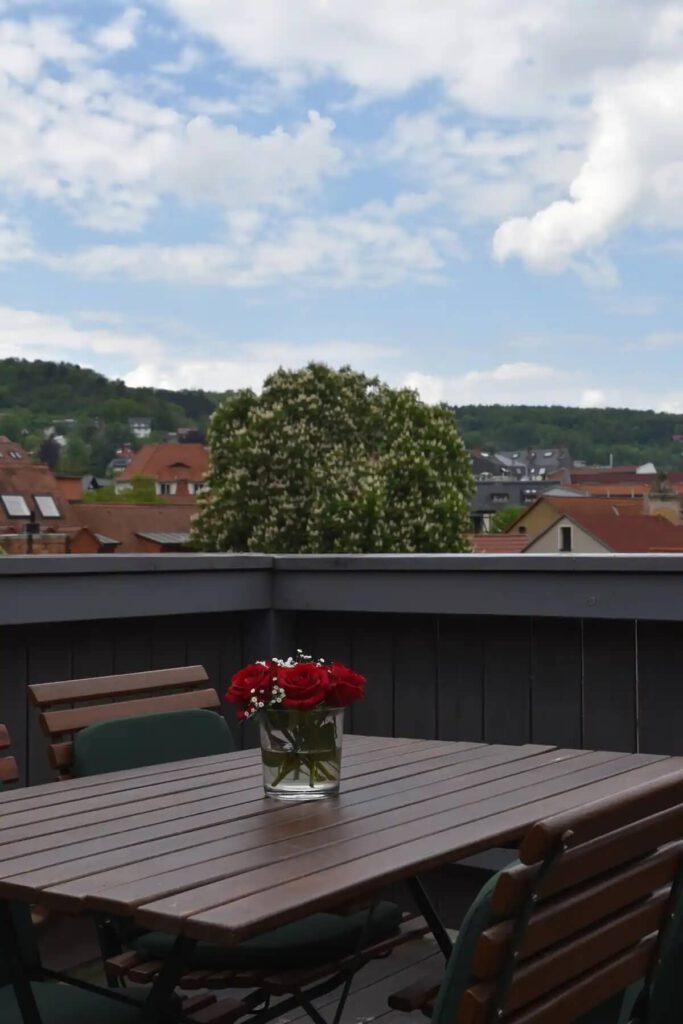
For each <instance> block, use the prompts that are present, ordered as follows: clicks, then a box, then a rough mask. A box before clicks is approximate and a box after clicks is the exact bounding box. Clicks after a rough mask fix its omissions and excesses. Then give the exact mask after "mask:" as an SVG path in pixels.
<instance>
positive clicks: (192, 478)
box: [115, 443, 209, 501]
mask: <svg viewBox="0 0 683 1024" xmlns="http://www.w3.org/2000/svg"><path fill="white" fill-rule="evenodd" d="M208 468H209V453H208V450H207V449H206V448H205V447H204V445H202V444H179V443H178V444H148V445H145V446H144V448H141V449H140V451H139V452H137V453H136V454H135V456H134V457H133V459H132V460H131V461H130V462H129V464H128V465H127V466H126V467H125V469H123V470H122V471H121V473H119V474H118V475H117V478H116V484H115V486H116V490H117V492H121V493H123V492H125V490H126V489H128V488H130V486H131V482H132V480H133V479H134V477H136V476H144V477H148V478H151V479H152V480H154V481H155V484H156V493H157V494H158V495H160V496H163V497H165V498H170V499H177V500H179V501H186V500H187V499H188V498H190V499H194V498H195V496H196V495H197V494H198V493H199V492H200V491H201V490H202V489H203V488H204V486H205V483H204V477H205V475H206V472H207V470H208Z"/></svg>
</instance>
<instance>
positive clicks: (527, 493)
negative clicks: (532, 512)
mask: <svg viewBox="0 0 683 1024" xmlns="http://www.w3.org/2000/svg"><path fill="white" fill-rule="evenodd" d="M522 494H523V498H524V501H525V502H527V503H530V502H532V501H536V498H537V497H538V491H537V490H536V488H535V487H526V488H525V489H524V491H523V492H522Z"/></svg>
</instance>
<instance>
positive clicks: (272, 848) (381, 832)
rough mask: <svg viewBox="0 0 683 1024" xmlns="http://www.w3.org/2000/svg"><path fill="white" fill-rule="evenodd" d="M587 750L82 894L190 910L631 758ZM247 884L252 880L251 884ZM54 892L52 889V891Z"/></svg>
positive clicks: (96, 900)
mask: <svg viewBox="0 0 683 1024" xmlns="http://www.w3.org/2000/svg"><path fill="white" fill-rule="evenodd" d="M588 756H589V757H591V756H592V757H593V758H595V759H596V761H597V762H598V763H597V764H595V765H593V766H591V767H588V768H583V769H578V770H576V771H569V772H564V773H563V769H564V768H565V767H566V766H565V765H564V764H560V765H558V766H557V768H556V771H557V773H558V774H557V777H555V778H552V777H550V776H551V775H552V769H551V768H548V767H545V768H544V769H543V770H542V773H541V775H542V776H545V781H540V780H539V781H536V782H533V783H531V782H527V784H526V785H525V786H521V787H518V786H515V784H514V783H512V784H511V785H507V786H506V780H505V779H502V780H500V779H499V780H497V781H495V782H491V783H486V784H484V785H482V786H475V787H471V788H468V789H467V790H466V792H465V798H464V800H458V801H457V803H456V802H455V800H454V798H453V795H452V794H448V795H447V796H446V797H440V798H436V799H434V800H427V801H424V802H422V803H420V804H417V805H410V806H409V807H406V808H402V809H395V808H392V809H391V810H389V811H387V812H385V813H384V815H380V814H374V815H373V816H372V818H371V819H370V821H368V822H365V823H363V821H361V822H360V823H359V822H357V821H352V822H349V823H347V824H346V825H344V826H343V827H341V828H339V829H338V831H337V832H336V833H335V836H336V837H337V838H336V841H335V839H334V838H333V837H332V836H329V835H327V836H323V837H322V838H321V837H320V836H319V834H316V833H313V834H310V835H309V836H308V837H307V838H306V840H305V841H303V840H302V841H299V842H298V843H297V841H296V840H292V841H289V842H288V841H285V843H287V845H286V846H285V847H284V849H283V848H282V846H276V844H271V845H269V846H268V845H264V846H263V847H261V848H260V849H258V850H256V851H254V850H249V851H247V852H245V853H241V854H240V853H236V854H235V855H234V856H233V857H232V858H228V857H227V856H223V857H220V858H219V859H218V860H217V861H216V862H214V863H210V862H203V863H202V864H199V865H197V866H196V867H193V866H189V867H182V868H179V869H177V870H176V871H170V872H166V873H157V874H154V875H151V876H148V877H146V878H144V879H142V880H140V881H138V882H131V883H128V884H123V885H120V886H118V887H114V888H111V889H106V890H105V889H97V890H92V891H91V892H87V893H86V892H84V893H82V898H85V899H86V901H87V902H88V904H89V905H90V906H91V907H93V908H95V906H97V907H99V908H102V909H105V910H107V911H113V910H114V908H116V913H126V912H128V913H130V911H131V909H132V908H133V907H138V906H141V905H142V904H144V903H150V902H154V901H157V900H159V899H160V898H164V897H167V896H172V895H173V896H174V894H175V893H182V892H183V891H185V890H188V892H189V897H188V906H187V908H186V909H187V914H188V916H189V915H191V914H192V913H193V912H194V910H195V908H196V909H203V908H204V907H208V906H211V905H213V906H217V905H218V904H219V903H221V902H227V901H229V900H232V899H234V898H235V890H236V889H237V888H240V887H241V886H242V885H245V886H246V887H247V890H246V891H253V892H256V890H257V889H259V890H261V891H263V890H266V889H268V888H269V882H268V877H267V873H268V870H270V869H271V868H272V867H273V866H274V865H275V864H277V863H278V862H279V861H280V860H282V859H283V856H284V857H286V858H287V860H288V862H289V863H290V871H291V872H292V873H293V874H294V877H296V873H297V872H300V871H301V870H303V871H304V872H308V871H309V870H315V868H311V863H312V859H313V858H314V857H316V854H317V852H319V850H320V849H322V850H323V851H324V852H323V854H322V859H323V863H324V864H335V863H339V862H340V861H343V860H353V859H357V858H362V857H363V856H364V855H365V853H366V852H369V851H370V850H373V851H381V850H386V851H393V852H395V850H396V849H397V848H398V847H399V846H401V845H402V844H403V843H405V842H407V841H409V840H411V839H415V838H417V837H418V836H420V835H425V834H426V835H432V836H433V835H436V834H437V833H438V832H441V831H444V830H445V829H448V828H450V827H452V826H453V825H454V824H456V823H460V822H463V821H469V820H477V819H479V818H483V817H487V816H490V815H494V814H496V813H498V812H499V811H500V810H501V809H507V808H509V807H510V806H513V807H523V806H524V805H525V804H528V803H530V802H531V801H533V800H535V799H537V798H538V796H543V795H554V794H555V793H565V792H569V793H571V792H572V791H574V790H576V789H577V788H578V787H580V786H582V785H586V784H588V783H589V782H593V781H596V780H600V779H604V778H611V777H612V776H614V775H615V774H618V773H619V771H620V769H619V767H618V765H619V763H620V762H621V763H622V765H623V767H622V768H621V771H626V770H627V766H628V764H629V763H630V762H629V760H628V758H624V759H619V760H617V761H608V762H604V758H605V757H606V756H607V755H605V754H600V753H595V754H592V755H591V754H590V753H589V754H588ZM570 764H571V762H570ZM639 770H645V769H639ZM454 803H456V805H455V806H454ZM368 832H369V833H370V834H369V835H368V834H367V833H368ZM393 852H392V854H391V856H393ZM319 859H320V858H319V857H318V860H319ZM316 863H317V861H316ZM252 876H253V879H252ZM214 879H215V881H214ZM86 881H87V880H86ZM250 886H253V888H251V889H250V888H249V887H250ZM56 888H57V889H60V887H56ZM64 888H68V887H64ZM45 891H46V894H48V895H49V894H50V892H51V890H50V889H49V888H48V889H46V890H45ZM53 894H54V895H56V891H55V892H54V893H53ZM193 901H194V904H193ZM207 901H210V902H207ZM179 903H180V897H178V898H175V896H174V899H173V904H174V913H176V912H177V909H178V905H179Z"/></svg>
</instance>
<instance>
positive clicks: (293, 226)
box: [48, 199, 459, 288]
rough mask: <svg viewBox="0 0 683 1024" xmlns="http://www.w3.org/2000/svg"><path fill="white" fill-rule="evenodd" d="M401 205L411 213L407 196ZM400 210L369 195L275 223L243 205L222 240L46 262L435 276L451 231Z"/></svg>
mask: <svg viewBox="0 0 683 1024" xmlns="http://www.w3.org/2000/svg"><path fill="white" fill-rule="evenodd" d="M406 206H407V210H406V211H405V212H406V214H407V215H408V216H410V212H411V210H410V202H409V201H408V200H407V199H406ZM403 213H404V207H403V204H402V203H401V202H400V201H399V202H398V203H397V204H394V205H392V206H389V205H387V204H384V203H371V204H368V205H367V206H365V207H362V208H360V209H358V210H355V211H352V212H350V213H348V214H341V215H339V216H336V217H325V218H319V219H317V220H316V219H314V218H312V217H301V216H292V217H290V218H288V219H287V220H286V221H284V223H283V224H281V225H276V226H273V225H272V224H271V223H270V222H269V221H266V222H264V221H263V220H262V218H260V217H259V216H258V215H255V214H253V212H252V213H251V214H250V213H249V211H243V213H242V214H241V215H235V216H234V217H233V218H232V219H231V221H230V225H231V228H232V230H231V233H230V236H229V238H228V240H227V241H226V242H225V243H215V244H209V243H196V244H192V245H176V246H162V245H150V244H145V245H139V246H115V245H103V246H96V247H93V248H90V249H85V250H83V251H81V252H78V253H76V254H75V255H74V256H56V257H52V258H50V259H48V263H49V265H51V266H53V267H55V268H58V269H62V270H66V271H71V272H75V273H78V274H81V275H82V276H84V277H116V276H120V275H123V276H125V277H131V278H133V279H135V280H137V281H163V282H167V283H183V284H195V285H214V286H222V287H229V288H254V287H263V286H267V285H270V284H276V283H280V282H286V281H300V280H305V281H306V282H308V283H314V284H318V285H324V286H327V287H333V288H345V287H351V286H354V285H356V286H362V287H378V286H384V285H389V284H395V283H397V282H400V281H404V280H407V279H415V280H420V281H424V282H433V281H437V280H441V279H442V276H443V274H444V270H445V266H446V260H447V258H448V257H449V256H452V255H454V254H456V255H457V254H458V253H459V248H458V243H457V239H456V237H455V235H454V234H453V232H450V231H448V230H446V229H445V228H442V227H439V226H434V227H430V226H425V225H420V226H418V227H414V226H412V225H411V224H404V223H402V222H401V217H402V214H403Z"/></svg>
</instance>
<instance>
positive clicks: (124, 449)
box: [107, 444, 135, 476]
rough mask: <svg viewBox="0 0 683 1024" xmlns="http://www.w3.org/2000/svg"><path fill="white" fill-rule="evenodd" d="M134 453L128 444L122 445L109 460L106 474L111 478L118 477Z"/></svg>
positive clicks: (131, 459)
mask: <svg viewBox="0 0 683 1024" xmlns="http://www.w3.org/2000/svg"><path fill="white" fill-rule="evenodd" d="M134 456H135V452H134V451H133V449H132V447H131V446H130V445H129V444H124V445H122V446H121V447H120V448H117V449H116V452H115V454H114V458H113V459H111V460H110V462H109V465H108V466H107V472H108V473H111V474H112V475H113V476H118V475H119V474H120V473H122V472H123V471H124V469H126V467H127V466H129V465H130V463H131V462H132V461H133V458H134Z"/></svg>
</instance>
